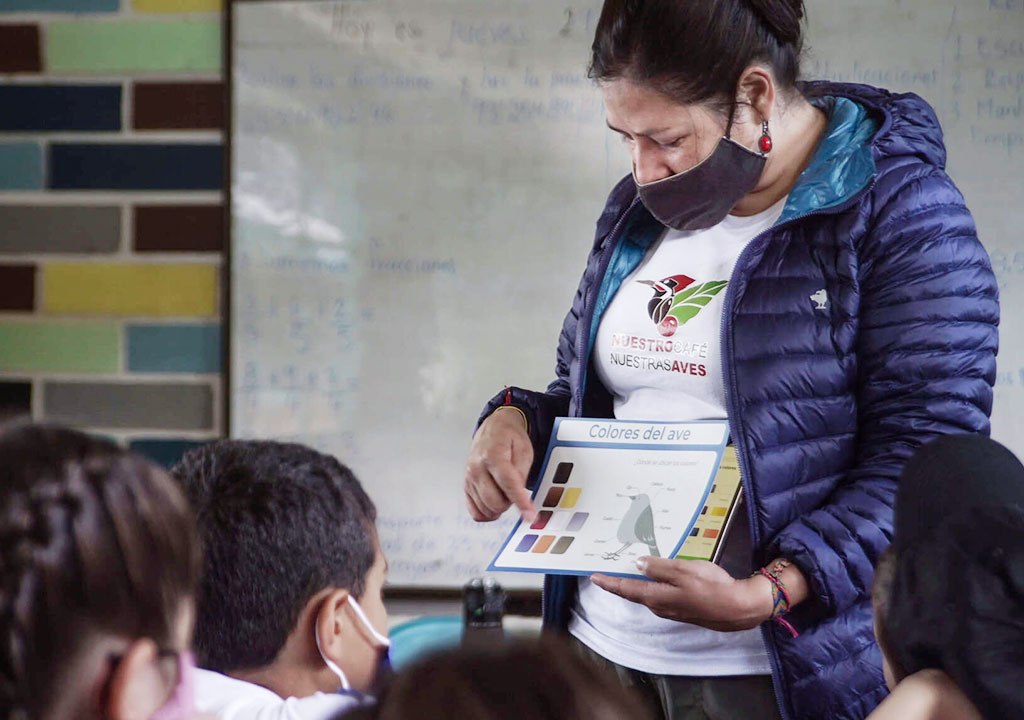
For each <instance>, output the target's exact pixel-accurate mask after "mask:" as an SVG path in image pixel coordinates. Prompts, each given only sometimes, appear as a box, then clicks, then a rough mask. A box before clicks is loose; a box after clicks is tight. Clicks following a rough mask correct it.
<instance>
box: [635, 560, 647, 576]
mask: <svg viewBox="0 0 1024 720" xmlns="http://www.w3.org/2000/svg"><path fill="white" fill-rule="evenodd" d="M636 569H637V570H639V571H640V572H642V573H646V572H647V558H645V557H642V558H637V559H636Z"/></svg>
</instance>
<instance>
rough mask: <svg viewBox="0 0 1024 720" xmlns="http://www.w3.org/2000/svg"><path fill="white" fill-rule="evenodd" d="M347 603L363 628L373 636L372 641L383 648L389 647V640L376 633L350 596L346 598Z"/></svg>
mask: <svg viewBox="0 0 1024 720" xmlns="http://www.w3.org/2000/svg"><path fill="white" fill-rule="evenodd" d="M348 603H349V605H351V606H352V609H353V610H355V611H356V615H358V616H359V619H360V621H362V623H363V627H365V628H366V630H367V631H368V632H369V633H370V635H372V636H373V639H374V640H376V641H377V642H379V643H380V644H381V645H382V646H383V647H386V648H387V647H391V639H390V638H388V637H386V636H384V635H381V634H380V633H379V632H377V628H375V627H374V626H373V625H371V624H370V621H369V619H368V618H367V617H366V613H364V612H363V609H362V608H361V607H359V603H357V602H356V600H355V598H354V597H352V596H351V595H349V596H348Z"/></svg>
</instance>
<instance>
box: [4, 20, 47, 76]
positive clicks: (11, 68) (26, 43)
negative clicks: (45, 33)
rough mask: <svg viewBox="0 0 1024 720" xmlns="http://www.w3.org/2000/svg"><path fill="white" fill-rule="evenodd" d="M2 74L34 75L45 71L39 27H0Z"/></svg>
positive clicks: (8, 25)
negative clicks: (40, 49)
mask: <svg viewBox="0 0 1024 720" xmlns="http://www.w3.org/2000/svg"><path fill="white" fill-rule="evenodd" d="M0 48H3V52H0V73H33V72H41V71H42V69H43V60H42V54H41V53H40V51H39V48H40V45H39V27H38V26H37V25H15V24H4V25H0Z"/></svg>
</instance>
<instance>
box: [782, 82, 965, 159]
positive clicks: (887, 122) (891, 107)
mask: <svg viewBox="0 0 1024 720" xmlns="http://www.w3.org/2000/svg"><path fill="white" fill-rule="evenodd" d="M801 89H802V90H803V92H804V93H805V94H806V95H807V96H808V97H809V98H814V97H822V96H827V95H831V96H833V97H842V98H848V99H849V100H852V101H854V102H855V103H857V104H859V105H862V106H864V107H866V108H868V109H869V110H871V111H873V113H872V114H874V115H875V116H876V118H877V119H878V120H879V126H878V130H877V132H876V133H875V134H874V136H873V137H872V138H871V139H870V143H871V147H872V152H873V154H874V157H875V159H876V161H879V162H881V161H883V160H891V159H897V158H900V157H907V158H916V159H917V160H919V161H920V162H923V163H927V164H929V165H934V166H935V167H936V168H938V169H940V170H945V168H946V146H945V143H944V142H943V138H942V127H941V125H940V124H939V119H938V117H937V116H936V115H935V111H934V110H933V109H932V107H931V105H929V104H928V103H927V102H926V101H925V100H924V99H923V98H921V97H920V96H919V95H915V94H914V93H901V94H896V93H891V92H889V91H888V90H883V89H881V88H876V87H872V86H870V85H857V84H853V83H831V82H809V83H803V84H802V85H801Z"/></svg>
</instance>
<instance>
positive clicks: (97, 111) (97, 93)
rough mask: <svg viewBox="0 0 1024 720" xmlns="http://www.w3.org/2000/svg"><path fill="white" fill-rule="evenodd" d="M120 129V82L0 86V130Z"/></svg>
mask: <svg viewBox="0 0 1024 720" xmlns="http://www.w3.org/2000/svg"><path fill="white" fill-rule="evenodd" d="M120 129H121V86H120V85H0V130H7V131H16V132H17V131H31V130H36V131H47V130H120Z"/></svg>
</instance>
